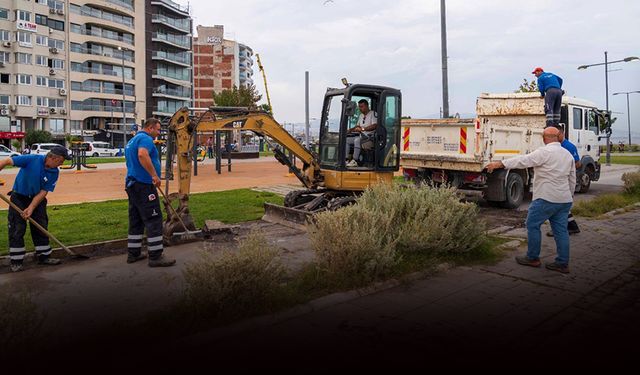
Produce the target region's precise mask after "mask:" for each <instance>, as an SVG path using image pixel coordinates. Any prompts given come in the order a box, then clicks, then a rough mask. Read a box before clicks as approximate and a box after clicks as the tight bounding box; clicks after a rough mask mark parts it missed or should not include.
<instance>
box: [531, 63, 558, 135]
mask: <svg viewBox="0 0 640 375" xmlns="http://www.w3.org/2000/svg"><path fill="white" fill-rule="evenodd" d="M531 73H532V74H535V76H536V77H537V78H538V90H540V95H542V97H543V98H544V114H545V115H546V116H547V126H558V125H559V124H560V107H561V106H562V95H563V94H564V91H563V90H562V78H560V77H558V76H557V75H555V74H553V73H549V72H545V71H544V70H543V69H542V68H540V67H537V68H535V69H534V70H533V72H531Z"/></svg>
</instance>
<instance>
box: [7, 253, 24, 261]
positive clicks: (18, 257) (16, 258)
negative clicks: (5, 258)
mask: <svg viewBox="0 0 640 375" xmlns="http://www.w3.org/2000/svg"><path fill="white" fill-rule="evenodd" d="M9 259H11V260H23V259H24V254H20V255H16V254H11V255H9Z"/></svg>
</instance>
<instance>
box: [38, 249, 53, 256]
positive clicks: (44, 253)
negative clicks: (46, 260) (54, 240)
mask: <svg viewBox="0 0 640 375" xmlns="http://www.w3.org/2000/svg"><path fill="white" fill-rule="evenodd" d="M38 255H51V249H49V251H43V252H38Z"/></svg>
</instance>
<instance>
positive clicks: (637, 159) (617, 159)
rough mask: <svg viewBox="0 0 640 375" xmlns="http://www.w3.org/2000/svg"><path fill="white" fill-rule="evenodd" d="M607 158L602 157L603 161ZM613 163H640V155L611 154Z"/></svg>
mask: <svg viewBox="0 0 640 375" xmlns="http://www.w3.org/2000/svg"><path fill="white" fill-rule="evenodd" d="M605 160H606V159H605V158H604V157H600V161H601V162H602V163H604V162H605ZM611 164H627V165H640V156H623V155H611Z"/></svg>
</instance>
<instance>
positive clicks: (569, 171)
mask: <svg viewBox="0 0 640 375" xmlns="http://www.w3.org/2000/svg"><path fill="white" fill-rule="evenodd" d="M559 133H560V131H559V130H558V129H557V128H554V127H549V128H546V129H545V130H544V132H543V133H542V136H543V139H544V144H545V146H544V147H541V148H539V149H537V150H535V151H534V152H532V153H530V154H528V155H523V156H518V157H515V158H511V159H507V160H503V161H494V162H491V163H489V164H488V165H487V167H486V168H487V171H489V173H491V172H493V170H494V169H498V168H506V169H525V168H532V167H533V171H534V172H533V173H534V175H533V179H534V180H533V200H532V201H531V205H530V206H529V212H528V214H527V247H528V249H527V255H526V256H518V257H516V261H517V262H518V263H519V264H522V265H525V266H532V267H540V265H541V262H540V248H541V242H542V236H541V233H540V226H541V225H542V223H544V222H545V221H546V220H549V222H550V223H551V229H552V230H553V234H554V239H555V241H556V248H557V257H556V259H555V261H554V262H553V263H547V264H546V267H547V268H548V269H550V270H552V271H559V272H562V273H568V272H569V232H568V231H567V218H568V216H569V210H570V209H571V205H572V203H573V192H574V190H575V186H576V168H575V164H574V163H575V162H574V160H573V156H571V153H570V152H569V151H567V150H566V149H564V148H563V147H562V146H561V145H560V142H559V139H560V138H559V137H560V134H559Z"/></svg>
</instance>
